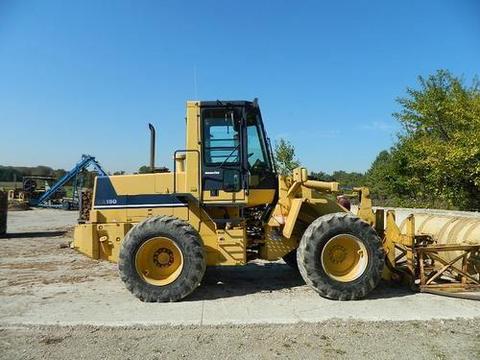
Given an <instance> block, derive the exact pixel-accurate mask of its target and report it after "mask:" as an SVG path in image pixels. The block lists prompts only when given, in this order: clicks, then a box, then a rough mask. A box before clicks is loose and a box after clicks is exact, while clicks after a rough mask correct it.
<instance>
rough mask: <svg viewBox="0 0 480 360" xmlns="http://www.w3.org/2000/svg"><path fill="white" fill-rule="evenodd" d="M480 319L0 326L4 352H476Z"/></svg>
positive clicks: (30, 355) (54, 355)
mask: <svg viewBox="0 0 480 360" xmlns="http://www.w3.org/2000/svg"><path fill="white" fill-rule="evenodd" d="M479 326H480V321H479V320H457V321H455V320H449V321H429V322H415V321H410V322H359V321H348V322H346V321H335V320H332V321H326V322H322V323H316V324H304V323H302V324H295V325H259V326H250V325H238V326H215V327H210V326H203V327H197V326H188V327H150V328H145V327H127V328H119V327H116V328H109V327H80V326H77V327H55V326H52V327H7V328H5V327H4V328H0V336H1V340H0V351H1V354H2V358H4V359H68V358H75V359H92V358H95V359H145V360H146V359H172V358H173V359H181V358H190V359H215V358H218V359H237V358H247V359H271V358H285V359H300V358H304V359H319V358H327V357H328V358H329V359H366V358H368V359H478V358H480V334H479V332H478V328H479Z"/></svg>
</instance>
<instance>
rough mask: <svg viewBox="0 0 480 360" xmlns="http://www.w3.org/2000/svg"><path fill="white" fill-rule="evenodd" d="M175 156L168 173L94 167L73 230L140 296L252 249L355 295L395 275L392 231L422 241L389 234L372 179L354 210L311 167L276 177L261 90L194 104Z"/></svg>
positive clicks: (81, 245)
mask: <svg viewBox="0 0 480 360" xmlns="http://www.w3.org/2000/svg"><path fill="white" fill-rule="evenodd" d="M151 130H153V128H152V129H151ZM153 139H154V135H153ZM153 143H154V142H152V144H153ZM151 158H152V159H153V158H154V145H152V153H151ZM173 159H174V166H173V172H167V173H164V172H162V173H157V172H155V171H154V170H155V169H154V163H153V161H152V164H151V167H152V173H149V174H135V175H118V176H99V177H97V178H96V181H95V185H94V189H93V199H92V204H91V208H90V211H89V219H88V221H85V222H84V223H81V224H79V225H77V226H76V228H75V233H74V242H73V246H74V248H76V249H77V250H79V251H80V252H82V253H84V254H86V255H88V256H90V257H92V258H95V259H105V260H109V261H113V262H117V263H118V269H119V273H120V277H121V279H122V280H123V282H124V283H125V285H126V287H127V288H128V290H130V291H131V292H132V293H133V294H134V295H135V296H137V297H138V298H139V299H141V300H143V301H148V302H165V301H177V300H180V299H182V298H184V297H186V296H187V295H189V294H190V293H191V292H192V291H193V290H194V289H195V288H196V287H197V286H198V285H199V284H200V283H201V281H202V277H203V275H204V272H205V268H206V266H220V265H226V266H231V265H244V264H246V263H247V262H248V261H249V260H251V259H254V258H261V259H266V260H278V259H281V258H284V259H285V261H286V262H287V263H288V264H290V265H292V266H295V267H296V266H298V269H299V271H300V274H301V276H302V277H303V279H304V280H305V282H306V283H307V284H308V285H309V286H311V287H312V288H313V289H314V290H315V291H316V292H318V293H319V294H320V295H321V296H323V297H327V298H330V299H339V300H348V299H359V298H362V297H364V296H365V295H367V294H368V293H369V292H370V291H371V290H372V289H374V288H375V287H376V286H377V284H378V282H379V281H380V279H381V277H382V272H383V273H384V274H383V275H384V277H386V278H391V277H394V276H395V274H394V271H393V268H394V267H395V261H397V260H398V259H396V256H395V246H396V243H395V241H397V242H398V243H400V242H402V244H403V243H405V244H406V245H405V246H407V245H408V244H407V243H406V241H407V240H408V239H410V240H411V242H412V243H411V245H413V243H414V241H415V237H414V236H413V235H412V236H413V237H407V236H402V235H401V234H400V233H399V230H398V228H395V222H394V221H393V223H391V224H390V229H389V233H391V234H392V236H391V237H390V239H391V241H386V242H385V241H384V242H385V243H383V244H382V238H383V234H384V226H383V224H384V215H383V212H377V214H376V215H375V214H374V213H373V212H372V208H371V201H370V199H369V196H368V189H357V190H358V193H359V194H360V195H361V196H360V198H361V199H362V201H361V202H360V204H359V211H358V213H357V215H358V216H356V215H353V214H352V213H351V212H350V211H349V210H348V209H347V208H346V207H344V206H342V205H340V204H339V202H337V197H336V194H337V192H338V190H339V184H338V183H336V182H321V181H315V180H310V179H309V178H308V175H307V170H306V169H304V168H297V169H295V170H294V171H293V174H291V176H279V175H278V174H277V172H276V169H275V165H274V159H273V154H272V150H271V146H270V142H269V139H268V137H267V135H266V132H265V128H264V124H263V121H262V116H261V112H260V108H259V106H258V102H257V101H256V100H254V101H252V102H250V101H218V100H217V101H189V102H187V114H186V144H185V148H184V149H180V150H176V151H175V152H174V154H173ZM391 217H392V216H391V214H390V217H389V219H390V220H391ZM390 222H391V221H390ZM397 230H398V231H397ZM395 231H397V232H395ZM405 239H407V240H405ZM386 254H387V257H386V256H385V255H386ZM407 255H408V254H407ZM386 260H387V261H389V263H390V265H391V266H390V270H389V269H387V268H386V267H385V261H386ZM414 272H415V271H413V273H414ZM413 275H414V274H412V276H413Z"/></svg>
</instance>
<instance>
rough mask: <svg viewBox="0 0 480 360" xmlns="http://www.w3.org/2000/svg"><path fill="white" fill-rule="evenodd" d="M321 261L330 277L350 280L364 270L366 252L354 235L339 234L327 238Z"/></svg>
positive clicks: (366, 258)
mask: <svg viewBox="0 0 480 360" xmlns="http://www.w3.org/2000/svg"><path fill="white" fill-rule="evenodd" d="M321 263H322V267H323V270H324V271H325V273H326V274H327V275H328V276H329V277H330V278H332V279H334V280H337V281H340V282H350V281H354V280H356V279H358V278H359V277H360V276H361V275H362V274H363V273H364V272H365V270H366V268H367V265H368V252H367V249H366V247H365V244H364V243H363V242H362V241H361V240H360V239H359V238H357V237H356V236H353V235H350V234H340V235H336V236H334V237H332V238H331V239H330V240H328V241H327V243H326V244H325V246H324V247H323V249H322V253H321Z"/></svg>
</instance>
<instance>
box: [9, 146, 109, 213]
mask: <svg viewBox="0 0 480 360" xmlns="http://www.w3.org/2000/svg"><path fill="white" fill-rule="evenodd" d="M90 166H91V167H93V169H94V170H95V171H96V172H97V174H98V175H100V176H107V174H106V172H105V171H104V170H103V169H102V167H101V166H100V164H99V163H98V161H97V160H95V157H93V156H91V155H85V154H84V155H82V158H81V159H80V161H79V162H77V163H76V164H75V166H74V167H73V168H72V169H71V170H70V171H68V172H67V173H66V174H65V175H63V176H62V177H61V178H60V179H58V180H56V179H55V177H53V176H32V175H29V176H24V177H23V180H22V189H21V190H17V189H13V190H10V191H9V200H10V201H15V200H18V201H20V202H24V203H27V204H28V205H29V206H38V207H50V208H64V209H78V206H79V202H80V198H81V197H80V194H79V189H80V188H81V187H82V176H81V175H82V172H83V171H84V170H85V169H87V168H88V167H90ZM68 183H71V184H72V190H71V196H67V191H66V190H65V185H67V184H68Z"/></svg>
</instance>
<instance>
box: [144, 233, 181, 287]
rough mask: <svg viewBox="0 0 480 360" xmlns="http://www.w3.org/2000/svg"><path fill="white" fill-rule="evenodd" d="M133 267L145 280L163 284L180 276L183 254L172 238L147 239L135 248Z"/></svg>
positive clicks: (154, 283)
mask: <svg viewBox="0 0 480 360" xmlns="http://www.w3.org/2000/svg"><path fill="white" fill-rule="evenodd" d="M135 268H136V270H137V273H138V275H139V276H140V277H141V278H142V279H143V280H144V281H145V282H147V283H149V284H151V285H156V286H165V285H168V284H171V283H172V282H174V281H175V280H176V279H177V278H178V277H179V276H180V274H181V272H182V269H183V254H182V251H181V250H180V248H179V246H178V245H177V244H176V243H175V241H173V240H172V239H169V238H166V237H155V238H152V239H148V240H146V241H145V242H144V243H143V244H142V245H141V246H140V247H139V248H138V250H137V253H136V255H135Z"/></svg>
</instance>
